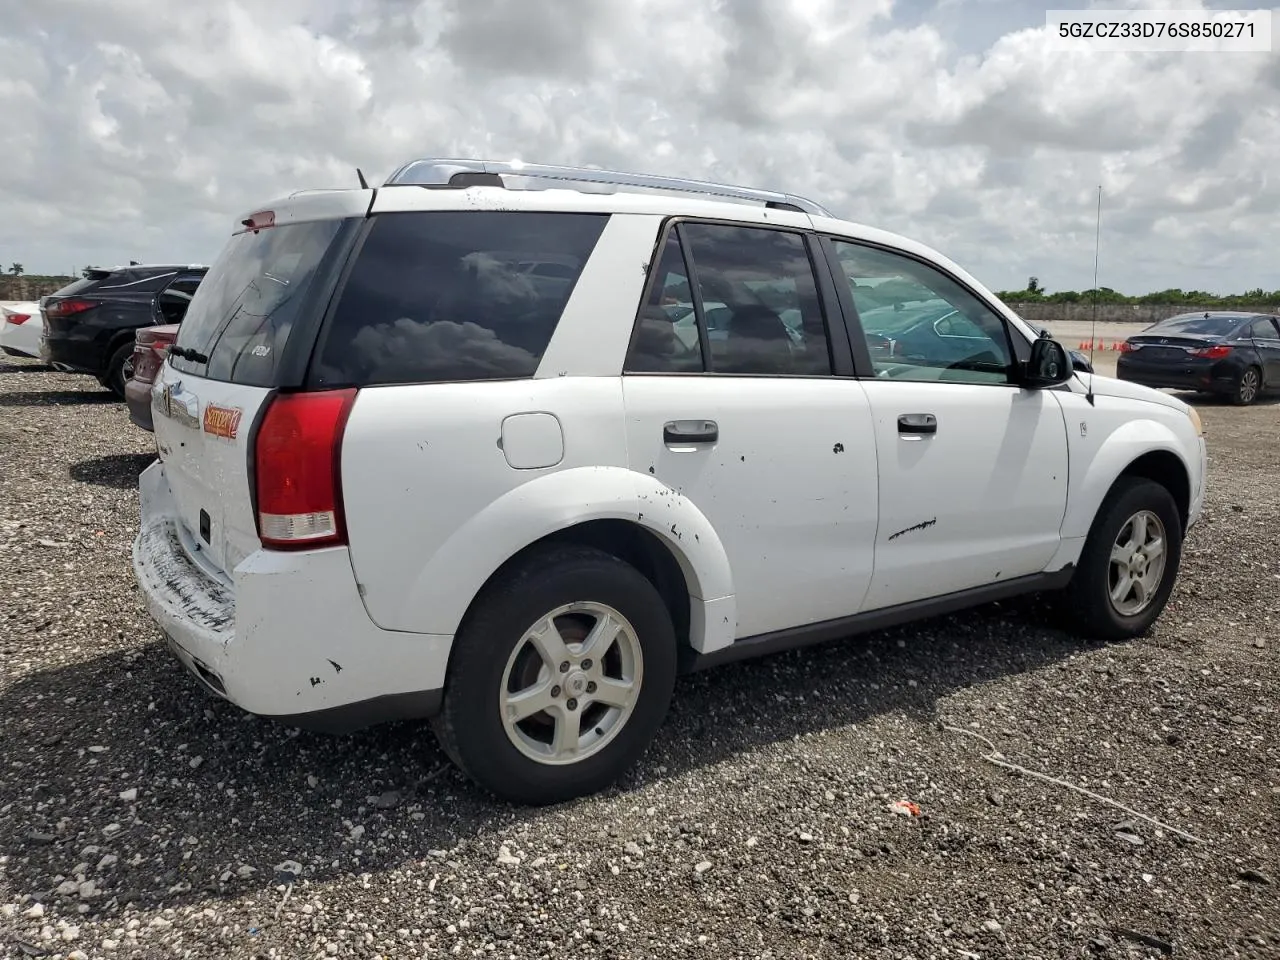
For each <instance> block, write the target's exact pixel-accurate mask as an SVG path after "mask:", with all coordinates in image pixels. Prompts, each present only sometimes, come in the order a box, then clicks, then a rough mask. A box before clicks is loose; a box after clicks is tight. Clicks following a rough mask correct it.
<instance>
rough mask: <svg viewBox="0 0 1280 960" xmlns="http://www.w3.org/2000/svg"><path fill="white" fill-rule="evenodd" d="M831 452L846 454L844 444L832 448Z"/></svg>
mask: <svg viewBox="0 0 1280 960" xmlns="http://www.w3.org/2000/svg"><path fill="white" fill-rule="evenodd" d="M831 452H832V453H844V444H843V443H837V444H836V445H835V446H834V447H832V448H831Z"/></svg>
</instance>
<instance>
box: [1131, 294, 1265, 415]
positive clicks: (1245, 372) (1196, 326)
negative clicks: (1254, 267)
mask: <svg viewBox="0 0 1280 960" xmlns="http://www.w3.org/2000/svg"><path fill="white" fill-rule="evenodd" d="M1116 376H1117V377H1118V378H1119V379H1121V380H1129V381H1131V382H1133V383H1141V384H1143V385H1145V386H1148V387H1169V388H1172V389H1175V390H1195V391H1197V392H1200V393H1216V394H1220V395H1222V396H1225V397H1227V398H1228V399H1229V400H1230V401H1231V402H1232V403H1234V404H1237V405H1241V406H1244V405H1246V404H1250V403H1253V402H1254V401H1255V400H1257V399H1258V398H1259V397H1261V396H1262V395H1263V394H1264V393H1266V392H1268V391H1275V390H1280V319H1277V318H1276V317H1271V316H1267V315H1266V314H1258V313H1235V312H1227V311H1212V310H1211V311H1209V312H1208V313H1188V314H1182V315H1180V316H1176V317H1170V318H1168V319H1167V320H1161V321H1160V322H1159V323H1156V324H1152V325H1151V326H1150V327H1147V329H1146V330H1143V331H1142V333H1140V334H1137V335H1136V336H1132V337H1130V338H1129V339H1128V340H1126V341H1125V342H1124V343H1123V344H1122V345H1121V347H1120V357H1119V358H1118V359H1117V361H1116Z"/></svg>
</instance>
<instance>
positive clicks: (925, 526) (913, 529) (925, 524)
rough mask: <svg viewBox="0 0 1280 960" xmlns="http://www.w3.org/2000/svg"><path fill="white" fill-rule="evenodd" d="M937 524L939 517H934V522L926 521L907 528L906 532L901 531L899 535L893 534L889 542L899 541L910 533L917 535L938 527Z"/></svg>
mask: <svg viewBox="0 0 1280 960" xmlns="http://www.w3.org/2000/svg"><path fill="white" fill-rule="evenodd" d="M937 523H938V518H937V517H934V518H933V519H932V520H926V521H924V522H923V523H917V524H916V525H915V526H914V527H907V529H905V530H899V531H898V532H897V533H895V534H892V535H891V536H890V537H889V540H891V541H892V540H897V539H898V538H899V537H901V536H905V535H906V534H908V533H917V532H919V531H921V530H928V529H929V528H930V527H932V526H936V525H937Z"/></svg>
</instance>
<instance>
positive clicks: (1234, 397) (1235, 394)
mask: <svg viewBox="0 0 1280 960" xmlns="http://www.w3.org/2000/svg"><path fill="white" fill-rule="evenodd" d="M1261 392H1262V371H1261V370H1259V369H1258V368H1257V367H1245V370H1244V373H1242V374H1240V379H1239V380H1237V381H1236V387H1235V390H1233V391H1232V392H1231V402H1232V403H1233V404H1235V405H1236V406H1237V407H1247V406H1248V405H1249V404H1251V403H1253V402H1254V401H1255V400H1257V399H1258V394H1259V393H1261Z"/></svg>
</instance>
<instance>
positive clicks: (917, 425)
mask: <svg viewBox="0 0 1280 960" xmlns="http://www.w3.org/2000/svg"><path fill="white" fill-rule="evenodd" d="M937 432H938V418H937V417H935V416H934V415H933V414H932V413H904V414H903V415H902V416H900V417H898V433H899V434H901V435H902V438H903V439H904V440H923V439H924V437H925V435H927V434H934V433H937Z"/></svg>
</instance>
